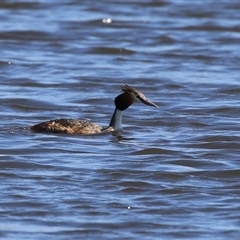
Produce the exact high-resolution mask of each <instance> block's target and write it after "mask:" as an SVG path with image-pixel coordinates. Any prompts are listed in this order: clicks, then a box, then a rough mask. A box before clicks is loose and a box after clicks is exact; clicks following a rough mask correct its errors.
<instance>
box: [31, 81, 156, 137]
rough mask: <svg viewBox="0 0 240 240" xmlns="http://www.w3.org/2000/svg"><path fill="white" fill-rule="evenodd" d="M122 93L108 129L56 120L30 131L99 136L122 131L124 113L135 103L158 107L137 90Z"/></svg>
mask: <svg viewBox="0 0 240 240" xmlns="http://www.w3.org/2000/svg"><path fill="white" fill-rule="evenodd" d="M120 89H121V91H122V93H121V94H120V95H118V96H117V97H116V98H115V100H114V103H115V110H114V113H113V115H112V118H111V120H110V123H109V126H108V127H102V126H100V125H98V124H95V123H92V122H88V121H85V120H82V119H68V118H61V119H54V120H49V121H46V122H41V123H38V124H35V125H32V126H30V129H31V130H32V131H35V132H40V133H67V134H98V133H106V132H113V131H117V130H120V129H121V128H122V116H123V111H124V110H126V109H127V108H128V107H129V106H130V105H132V104H133V103H143V104H145V105H148V106H152V107H156V108H158V106H157V105H156V104H155V103H153V102H151V101H149V100H148V99H147V98H146V96H145V95H144V94H143V93H141V92H140V91H138V90H137V89H136V88H133V87H130V86H129V85H127V84H126V85H124V86H122V87H121V88H120Z"/></svg>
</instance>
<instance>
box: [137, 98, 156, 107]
mask: <svg viewBox="0 0 240 240" xmlns="http://www.w3.org/2000/svg"><path fill="white" fill-rule="evenodd" d="M141 101H142V103H144V104H146V105H148V106H152V107H156V108H159V107H158V105H156V104H155V103H153V102H150V101H149V100H148V99H141Z"/></svg>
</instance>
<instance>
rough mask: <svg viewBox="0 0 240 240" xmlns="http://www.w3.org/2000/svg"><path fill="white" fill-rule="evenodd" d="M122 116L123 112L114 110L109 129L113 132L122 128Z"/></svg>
mask: <svg viewBox="0 0 240 240" xmlns="http://www.w3.org/2000/svg"><path fill="white" fill-rule="evenodd" d="M122 116H123V111H121V110H119V109H117V108H115V111H114V113H113V115H112V118H111V121H110V124H109V127H113V129H114V131H116V130H119V129H121V128H122Z"/></svg>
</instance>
